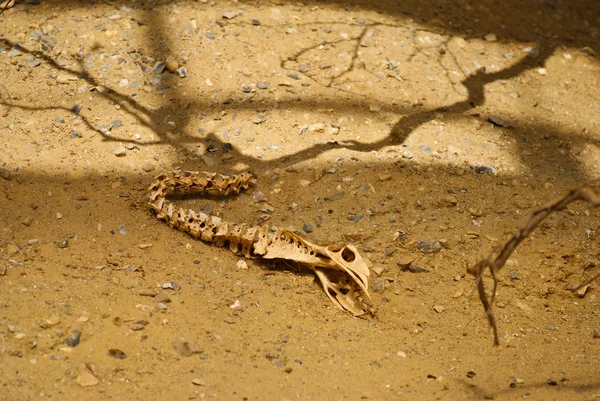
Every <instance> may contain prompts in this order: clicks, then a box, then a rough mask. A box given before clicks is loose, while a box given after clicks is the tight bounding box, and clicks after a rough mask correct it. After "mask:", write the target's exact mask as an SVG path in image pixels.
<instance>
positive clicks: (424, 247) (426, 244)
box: [417, 241, 442, 253]
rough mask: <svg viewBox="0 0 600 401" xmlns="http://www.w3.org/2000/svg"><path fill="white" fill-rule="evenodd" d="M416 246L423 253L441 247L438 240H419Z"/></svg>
mask: <svg viewBox="0 0 600 401" xmlns="http://www.w3.org/2000/svg"><path fill="white" fill-rule="evenodd" d="M417 248H419V249H420V250H421V251H422V252H424V253H434V252H439V251H440V250H441V249H442V244H440V242H439V241H419V242H417Z"/></svg>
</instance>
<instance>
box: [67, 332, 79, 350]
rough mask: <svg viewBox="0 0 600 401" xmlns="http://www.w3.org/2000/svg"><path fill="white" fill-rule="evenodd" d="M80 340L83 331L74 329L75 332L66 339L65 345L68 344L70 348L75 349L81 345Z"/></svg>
mask: <svg viewBox="0 0 600 401" xmlns="http://www.w3.org/2000/svg"><path fill="white" fill-rule="evenodd" d="M80 339H81V331H79V330H77V329H74V330H73V331H71V334H69V335H68V336H67V338H65V344H67V345H68V346H69V347H73V348H75V347H77V346H78V345H79V341H80Z"/></svg>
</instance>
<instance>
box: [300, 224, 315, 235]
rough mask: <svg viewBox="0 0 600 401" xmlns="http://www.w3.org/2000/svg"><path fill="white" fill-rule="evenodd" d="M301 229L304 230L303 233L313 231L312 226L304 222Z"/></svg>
mask: <svg viewBox="0 0 600 401" xmlns="http://www.w3.org/2000/svg"><path fill="white" fill-rule="evenodd" d="M302 229H303V230H304V232H305V233H312V232H313V228H312V225H311V224H308V223H305V224H304V225H303V226H302Z"/></svg>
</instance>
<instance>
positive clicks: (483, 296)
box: [467, 177, 600, 345]
mask: <svg viewBox="0 0 600 401" xmlns="http://www.w3.org/2000/svg"><path fill="white" fill-rule="evenodd" d="M598 182H600V177H599V178H596V179H594V180H592V181H589V182H587V183H585V184H583V185H582V186H580V187H578V188H575V189H573V190H571V191H570V192H569V193H568V194H567V195H566V196H565V197H563V198H561V199H559V200H557V201H554V202H552V203H549V204H547V205H545V206H542V207H540V208H539V209H537V210H535V211H534V212H533V213H532V214H531V216H530V217H529V220H527V222H525V224H523V226H521V229H520V230H519V232H518V233H517V234H515V235H513V236H512V237H511V238H510V239H509V240H508V241H507V242H506V243H505V244H504V246H502V248H501V249H500V251H499V252H498V254H497V255H495V256H494V253H493V252H492V253H491V254H490V255H488V257H486V258H484V259H481V260H480V261H479V262H477V263H476V264H475V265H473V266H472V267H470V268H469V269H467V271H468V272H469V273H470V274H472V275H473V276H475V281H476V285H477V291H478V293H479V299H480V300H481V303H482V304H483V308H484V309H485V313H486V315H487V319H488V322H489V324H490V326H491V327H492V329H493V331H494V345H499V344H500V341H499V339H498V327H497V326H496V320H495V318H494V313H493V312H492V305H493V304H494V300H495V298H496V289H497V288H498V279H497V278H496V273H497V272H498V270H500V269H501V268H502V267H503V266H504V264H505V263H506V261H507V260H508V258H509V257H510V255H512V253H513V252H514V250H515V249H516V248H517V246H518V245H519V244H520V243H521V242H523V240H524V239H525V238H527V236H529V234H531V232H532V231H533V230H535V228H536V227H537V226H538V225H539V224H540V223H541V222H542V221H543V220H544V219H546V217H548V216H549V215H550V214H551V213H554V212H557V211H560V210H563V209H564V208H566V207H567V205H569V204H570V203H572V202H575V201H578V200H582V201H585V202H587V203H589V204H590V206H591V207H592V208H596V207H600V195H599V194H598V193H597V192H595V190H594V188H593V187H594V186H595V184H596V183H598ZM486 269H487V270H489V272H490V275H491V277H492V280H493V288H492V293H491V296H488V294H487V292H486V291H485V287H484V285H483V274H484V273H485V271H486ZM596 277H597V276H596ZM596 277H594V278H596ZM591 281H593V279H592V280H591Z"/></svg>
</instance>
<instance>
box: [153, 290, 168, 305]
mask: <svg viewBox="0 0 600 401" xmlns="http://www.w3.org/2000/svg"><path fill="white" fill-rule="evenodd" d="M154 301H155V302H157V303H169V302H171V298H170V297H169V296H168V295H167V294H165V293H163V292H161V293H159V294H156V295H155V296H154Z"/></svg>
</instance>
